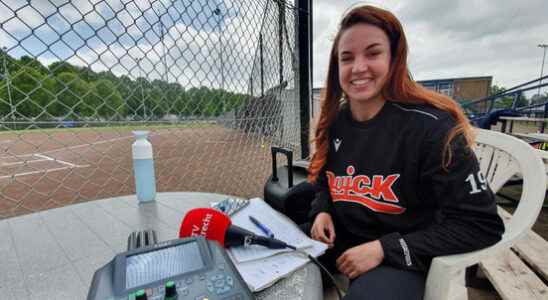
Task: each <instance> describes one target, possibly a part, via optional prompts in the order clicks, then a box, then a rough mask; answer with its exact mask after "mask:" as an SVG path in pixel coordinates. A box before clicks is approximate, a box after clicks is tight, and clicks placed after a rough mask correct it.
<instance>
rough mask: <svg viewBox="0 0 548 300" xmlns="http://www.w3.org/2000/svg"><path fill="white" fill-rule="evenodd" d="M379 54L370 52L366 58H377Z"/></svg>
mask: <svg viewBox="0 0 548 300" xmlns="http://www.w3.org/2000/svg"><path fill="white" fill-rule="evenodd" d="M379 54H381V53H380V52H371V53H368V54H367V56H369V57H375V56H378V55H379Z"/></svg>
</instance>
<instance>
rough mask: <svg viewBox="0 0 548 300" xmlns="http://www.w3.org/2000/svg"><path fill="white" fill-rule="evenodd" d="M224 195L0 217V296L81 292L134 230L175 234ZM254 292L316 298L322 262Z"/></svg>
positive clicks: (103, 203) (120, 200)
mask: <svg viewBox="0 0 548 300" xmlns="http://www.w3.org/2000/svg"><path fill="white" fill-rule="evenodd" d="M225 197H227V196H226V195H219V194H210V193H190V192H176V193H159V194H157V200H156V201H155V202H151V203H147V204H144V205H138V202H137V200H136V198H135V196H123V197H116V198H109V199H104V200H97V201H90V202H85V203H80V204H75V205H69V206H65V207H61V208H57V209H51V210H47V211H43V212H38V213H33V214H29V215H24V216H20V217H14V218H10V219H4V220H0V237H2V241H1V242H0V299H18V300H22V299H85V298H86V296H87V292H88V288H89V285H90V283H91V278H92V276H93V273H94V272H95V270H96V269H97V268H99V267H101V266H103V265H104V264H106V263H107V262H108V261H110V260H111V259H112V258H113V257H114V255H115V254H116V253H120V252H124V251H126V248H127V237H128V235H129V234H130V233H131V232H132V231H135V230H143V229H149V228H151V229H154V230H156V232H157V235H158V240H159V241H164V240H170V239H174V238H177V236H178V231H179V226H180V224H181V220H182V218H183V216H184V215H185V213H186V212H187V211H188V210H189V209H191V208H195V207H208V206H209V203H210V202H213V201H220V200H222V199H224V198H225ZM255 296H256V297H257V299H321V298H322V283H321V279H320V272H319V269H318V268H317V267H316V266H315V265H313V264H311V263H309V264H307V265H306V266H305V267H303V268H301V269H299V270H297V271H296V272H294V273H293V274H292V275H291V276H289V277H288V278H285V279H283V280H281V281H279V282H278V283H276V284H275V285H274V286H272V287H270V288H268V289H266V290H264V291H262V292H260V293H257V294H256V295H255Z"/></svg>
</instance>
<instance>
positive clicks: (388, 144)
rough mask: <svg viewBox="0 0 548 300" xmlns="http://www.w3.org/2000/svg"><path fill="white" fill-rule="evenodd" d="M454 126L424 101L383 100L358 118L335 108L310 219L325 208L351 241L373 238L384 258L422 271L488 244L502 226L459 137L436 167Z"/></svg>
mask: <svg viewBox="0 0 548 300" xmlns="http://www.w3.org/2000/svg"><path fill="white" fill-rule="evenodd" d="M454 125H455V121H454V120H453V118H452V117H451V115H450V114H449V113H447V112H445V111H442V110H439V109H436V108H434V107H431V106H428V105H409V104H400V103H396V102H391V101H388V102H386V104H385V105H384V106H383V108H382V109H381V111H380V112H379V113H378V114H377V115H376V116H375V117H374V118H373V119H371V120H368V121H366V122H357V121H355V120H353V119H352V116H351V113H350V110H349V108H348V106H345V107H343V108H342V109H341V111H340V112H339V113H338V117H337V119H336V121H335V122H334V124H333V125H332V126H331V128H330V132H329V136H330V143H329V145H330V146H329V153H328V158H327V163H326V165H325V166H324V168H323V169H322V172H321V173H320V176H319V178H318V181H317V184H318V188H319V190H320V191H319V192H318V193H317V194H316V198H315V200H314V202H313V204H312V212H311V216H312V217H315V215H317V214H318V213H319V212H328V213H330V214H331V216H332V217H333V219H334V222H335V224H336V227H340V226H342V227H343V228H339V229H343V231H344V232H347V234H346V238H347V239H351V240H352V242H353V243H354V244H360V243H364V242H368V241H372V240H376V239H379V240H380V242H381V244H382V247H383V250H384V255H385V259H384V263H386V264H389V265H393V266H396V267H399V268H402V269H409V270H421V271H425V270H427V269H428V267H429V265H430V262H431V259H432V258H433V257H434V256H440V255H448V254H456V253H462V252H469V251H472V250H476V249H480V248H484V247H487V246H489V245H492V244H494V243H496V242H497V241H499V240H500V238H501V235H502V233H503V232H504V225H503V223H502V220H501V218H500V217H499V216H498V214H497V211H496V204H495V200H494V195H493V193H492V191H491V190H490V188H489V186H488V185H487V183H486V181H485V179H484V177H483V176H482V175H481V174H480V172H479V165H478V161H477V158H476V156H475V154H474V153H473V151H472V150H470V149H469V148H468V147H466V145H465V141H464V138H463V137H462V136H458V137H457V138H455V139H454V140H453V142H452V143H451V150H452V151H451V154H452V155H451V163H450V165H449V166H448V167H447V168H443V167H442V158H443V153H442V152H443V146H444V144H445V142H446V137H447V135H448V133H449V131H450V130H451V129H452V128H453V127H454ZM336 230H337V235H338V236H339V230H338V228H336Z"/></svg>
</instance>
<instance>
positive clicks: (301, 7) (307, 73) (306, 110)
mask: <svg viewBox="0 0 548 300" xmlns="http://www.w3.org/2000/svg"><path fill="white" fill-rule="evenodd" d="M297 10H298V20H297V26H298V29H297V37H298V38H297V42H298V49H299V102H300V106H299V109H300V119H301V120H300V123H301V158H308V156H309V154H310V149H309V145H308V139H309V131H310V86H311V81H312V77H311V75H312V67H311V66H312V63H311V58H312V52H311V48H312V47H311V45H312V41H311V30H312V24H311V21H312V0H298V2H297Z"/></svg>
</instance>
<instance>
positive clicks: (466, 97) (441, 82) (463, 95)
mask: <svg viewBox="0 0 548 300" xmlns="http://www.w3.org/2000/svg"><path fill="white" fill-rule="evenodd" d="M492 82H493V76H484V77H462V78H446V79H432V80H419V81H417V83H419V84H421V85H422V86H424V87H425V88H427V89H430V90H433V91H436V92H438V93H441V94H445V95H447V96H449V97H451V98H453V99H455V100H457V101H459V102H461V103H466V102H469V101H471V100H477V99H481V98H484V97H487V96H489V95H490V92H491V83H492Z"/></svg>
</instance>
